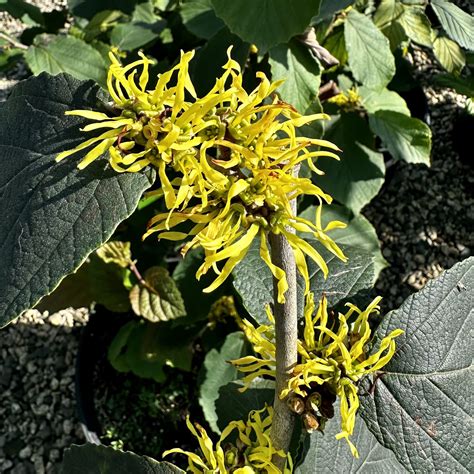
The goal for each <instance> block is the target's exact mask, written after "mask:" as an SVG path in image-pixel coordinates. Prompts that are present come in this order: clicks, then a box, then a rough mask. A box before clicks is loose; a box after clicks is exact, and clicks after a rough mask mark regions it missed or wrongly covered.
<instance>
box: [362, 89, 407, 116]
mask: <svg viewBox="0 0 474 474" xmlns="http://www.w3.org/2000/svg"><path fill="white" fill-rule="evenodd" d="M358 92H359V94H360V96H361V98H362V105H363V106H364V108H365V110H367V112H369V114H373V113H375V112H377V111H378V110H393V111H394V112H398V113H401V114H404V115H408V116H410V109H409V108H408V107H407V104H406V102H405V100H404V99H403V97H401V96H400V95H399V94H397V93H396V92H394V91H390V90H388V89H382V90H374V89H370V88H369V87H365V86H362V87H359V89H358Z"/></svg>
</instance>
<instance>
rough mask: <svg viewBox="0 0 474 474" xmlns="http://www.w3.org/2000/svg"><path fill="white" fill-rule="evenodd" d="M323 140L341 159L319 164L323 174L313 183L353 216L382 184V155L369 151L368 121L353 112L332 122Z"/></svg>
mask: <svg viewBox="0 0 474 474" xmlns="http://www.w3.org/2000/svg"><path fill="white" fill-rule="evenodd" d="M327 127H328V130H327V132H326V137H325V138H327V139H328V140H330V141H332V142H333V143H335V144H336V145H337V146H339V148H341V150H342V151H343V153H342V154H341V160H340V161H336V160H332V159H324V161H323V160H321V161H318V168H321V169H322V170H323V171H324V172H325V173H326V174H325V175H324V176H317V177H315V179H314V181H315V183H316V184H317V185H318V186H321V187H322V188H323V189H324V190H325V191H326V192H328V193H329V194H330V195H331V196H332V197H333V198H335V199H337V200H338V201H339V202H340V203H341V204H344V206H346V207H347V208H348V209H350V210H351V211H352V212H353V213H354V214H358V213H359V212H360V211H361V209H362V208H363V207H364V206H365V205H366V204H368V203H369V202H370V201H371V200H372V198H373V197H375V196H376V195H377V193H378V192H379V190H380V188H381V187H382V184H383V182H384V175H385V165H384V162H383V156H382V154H380V153H377V152H376V151H374V150H373V149H372V146H373V144H374V138H373V135H372V133H371V132H370V129H369V127H368V125H367V122H366V121H365V120H364V119H363V118H361V117H360V116H359V115H357V114H356V113H348V114H346V113H344V114H342V115H341V116H339V117H337V118H336V119H334V120H333V121H332V122H331V124H330V125H329V126H327Z"/></svg>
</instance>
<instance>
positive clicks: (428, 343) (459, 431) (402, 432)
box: [361, 257, 474, 472]
mask: <svg viewBox="0 0 474 474" xmlns="http://www.w3.org/2000/svg"><path fill="white" fill-rule="evenodd" d="M473 289H474V258H472V257H471V258H469V259H467V260H464V261H463V262H461V263H458V264H456V265H455V266H454V267H453V268H451V269H450V270H448V271H446V272H445V273H443V274H442V275H441V276H440V277H439V278H438V279H437V280H434V281H431V282H430V283H428V285H427V286H426V287H425V288H424V289H423V290H421V291H420V292H419V293H417V294H414V295H412V296H410V297H409V298H408V299H407V300H406V301H405V302H404V303H403V304H402V306H401V307H400V309H398V310H395V311H392V312H391V313H389V314H388V315H386V316H385V318H383V320H382V323H381V324H380V326H379V328H378V329H377V331H376V333H375V337H376V339H377V340H378V341H380V340H381V339H382V338H383V337H384V336H386V335H387V334H389V333H390V332H391V331H392V330H394V329H396V328H401V329H403V330H404V331H405V333H404V334H403V335H401V336H400V337H398V338H397V339H396V344H397V349H396V352H395V355H394V357H393V358H392V360H391V361H390V362H389V363H388V365H386V366H385V367H384V369H383V376H381V377H380V378H379V379H378V381H377V382H376V385H375V391H374V395H373V396H366V397H361V403H362V407H363V410H362V412H361V414H362V416H363V417H364V419H365V421H366V423H367V426H368V427H369V429H370V430H371V431H372V432H373V433H374V434H375V436H376V437H377V439H378V440H379V441H380V442H381V443H382V444H383V445H384V446H385V447H387V448H389V449H391V450H393V451H394V453H395V455H396V456H397V458H398V460H399V461H400V462H401V463H402V464H403V465H404V466H405V467H406V468H407V469H408V470H409V471H410V472H470V471H472V456H471V451H472V450H471V439H472V424H471V417H470V413H471V412H472V403H471V401H472V383H471V382H472V370H471V367H472V358H473V356H474V351H473V348H474V346H473V344H472V337H470V335H472V331H473V330H474V325H473V318H472V308H473ZM376 345H377V344H376ZM364 385H365V388H367V387H368V386H370V385H371V382H370V381H369V380H366V382H365V383H364Z"/></svg>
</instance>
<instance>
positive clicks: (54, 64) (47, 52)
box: [25, 35, 107, 86]
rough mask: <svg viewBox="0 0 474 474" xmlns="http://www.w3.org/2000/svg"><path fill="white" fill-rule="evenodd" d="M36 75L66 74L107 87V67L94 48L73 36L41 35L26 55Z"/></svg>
mask: <svg viewBox="0 0 474 474" xmlns="http://www.w3.org/2000/svg"><path fill="white" fill-rule="evenodd" d="M25 59H26V62H27V63H28V66H29V68H30V69H31V70H32V72H33V74H39V73H41V72H43V71H44V72H48V73H49V74H59V73H61V72H67V73H68V74H71V75H72V76H74V77H76V78H77V79H92V80H94V81H96V82H97V83H99V84H100V85H101V86H105V83H106V76H107V66H106V64H105V61H104V59H103V58H102V56H101V54H100V53H99V52H98V51H97V50H96V49H95V48H93V47H92V46H91V45H89V44H87V43H85V42H84V41H82V40H80V39H79V38H75V37H73V36H53V35H39V36H37V37H36V38H35V41H34V43H33V45H32V46H30V47H29V48H28V51H27V52H26V54H25Z"/></svg>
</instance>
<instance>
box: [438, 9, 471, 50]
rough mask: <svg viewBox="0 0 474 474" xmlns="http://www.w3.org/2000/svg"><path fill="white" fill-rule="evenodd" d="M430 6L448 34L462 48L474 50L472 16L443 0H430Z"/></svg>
mask: <svg viewBox="0 0 474 474" xmlns="http://www.w3.org/2000/svg"><path fill="white" fill-rule="evenodd" d="M431 6H432V8H433V10H434V11H435V13H436V16H437V17H438V20H439V22H440V23H441V25H442V27H443V28H444V30H445V31H446V33H447V34H448V36H449V37H450V38H451V39H452V40H454V41H456V42H457V43H459V44H460V45H461V46H463V47H464V48H466V49H470V50H471V51H472V50H474V17H472V16H471V15H469V14H468V13H466V12H464V11H462V10H461V9H460V8H459V7H458V6H457V5H455V4H454V3H452V2H447V1H445V0H431Z"/></svg>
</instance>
